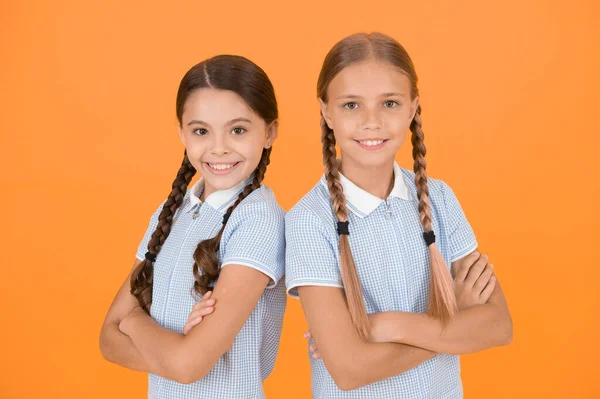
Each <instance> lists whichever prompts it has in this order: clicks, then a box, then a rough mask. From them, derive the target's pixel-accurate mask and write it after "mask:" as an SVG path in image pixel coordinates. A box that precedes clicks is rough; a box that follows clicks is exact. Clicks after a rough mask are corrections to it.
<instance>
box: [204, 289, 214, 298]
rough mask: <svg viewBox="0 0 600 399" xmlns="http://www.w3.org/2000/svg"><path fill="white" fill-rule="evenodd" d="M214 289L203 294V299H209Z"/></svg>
mask: <svg viewBox="0 0 600 399" xmlns="http://www.w3.org/2000/svg"><path fill="white" fill-rule="evenodd" d="M212 293H213V292H212V291H208V292H207V293H206V294H204V295H203V296H202V300H205V299H208V298H210V297H211V296H212Z"/></svg>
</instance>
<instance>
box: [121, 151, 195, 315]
mask: <svg viewBox="0 0 600 399" xmlns="http://www.w3.org/2000/svg"><path fill="white" fill-rule="evenodd" d="M195 174H196V169H195V168H194V167H193V166H192V164H191V163H190V161H189V159H188V157H187V152H184V154H183V162H182V163H181V167H180V168H179V171H178V172H177V176H176V177H175V180H174V181H173V185H172V189H171V193H170V194H169V197H168V198H167V200H166V201H165V203H164V205H163V207H162V210H161V212H160V214H159V216H158V225H157V226H156V230H154V233H152V237H151V238H150V241H149V242H148V253H147V254H146V259H144V260H143V261H142V262H141V263H140V264H139V265H138V266H137V267H136V268H135V269H134V270H133V272H132V274H131V280H130V284H131V294H132V295H134V296H135V297H136V298H137V300H138V302H139V303H140V306H141V307H142V308H143V309H144V310H145V311H146V313H148V314H149V313H150V304H151V303H152V282H153V276H154V261H155V260H156V256H157V255H158V253H159V252H160V250H161V248H162V246H163V244H164V243H165V241H166V239H167V237H168V236H169V233H170V232H171V227H172V225H173V216H174V215H175V212H176V211H177V209H178V208H179V207H180V206H181V203H182V202H183V198H184V197H185V193H186V191H187V187H188V185H189V184H190V181H191V180H192V177H194V175H195Z"/></svg>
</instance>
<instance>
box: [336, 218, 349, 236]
mask: <svg viewBox="0 0 600 399" xmlns="http://www.w3.org/2000/svg"><path fill="white" fill-rule="evenodd" d="M337 231H338V234H339V235H342V234H345V235H350V231H349V230H348V221H347V220H346V221H345V222H338V229H337Z"/></svg>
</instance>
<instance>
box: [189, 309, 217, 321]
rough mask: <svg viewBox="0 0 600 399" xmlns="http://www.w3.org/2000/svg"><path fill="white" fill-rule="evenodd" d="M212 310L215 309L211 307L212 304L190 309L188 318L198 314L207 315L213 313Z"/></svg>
mask: <svg viewBox="0 0 600 399" xmlns="http://www.w3.org/2000/svg"><path fill="white" fill-rule="evenodd" d="M214 311H215V308H213V307H212V306H209V307H207V308H200V309H195V310H192V312H191V313H190V314H189V315H188V320H190V319H193V318H196V317H198V316H208V315H209V314H211V313H213V312H214Z"/></svg>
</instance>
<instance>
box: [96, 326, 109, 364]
mask: <svg viewBox="0 0 600 399" xmlns="http://www.w3.org/2000/svg"><path fill="white" fill-rule="evenodd" d="M110 346H111V345H110V340H109V339H108V337H107V332H106V328H105V326H102V330H101V331H100V337H99V339H98V347H99V348H100V353H101V354H102V357H103V358H104V359H105V360H108V361H109V362H112V356H111V351H110Z"/></svg>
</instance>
